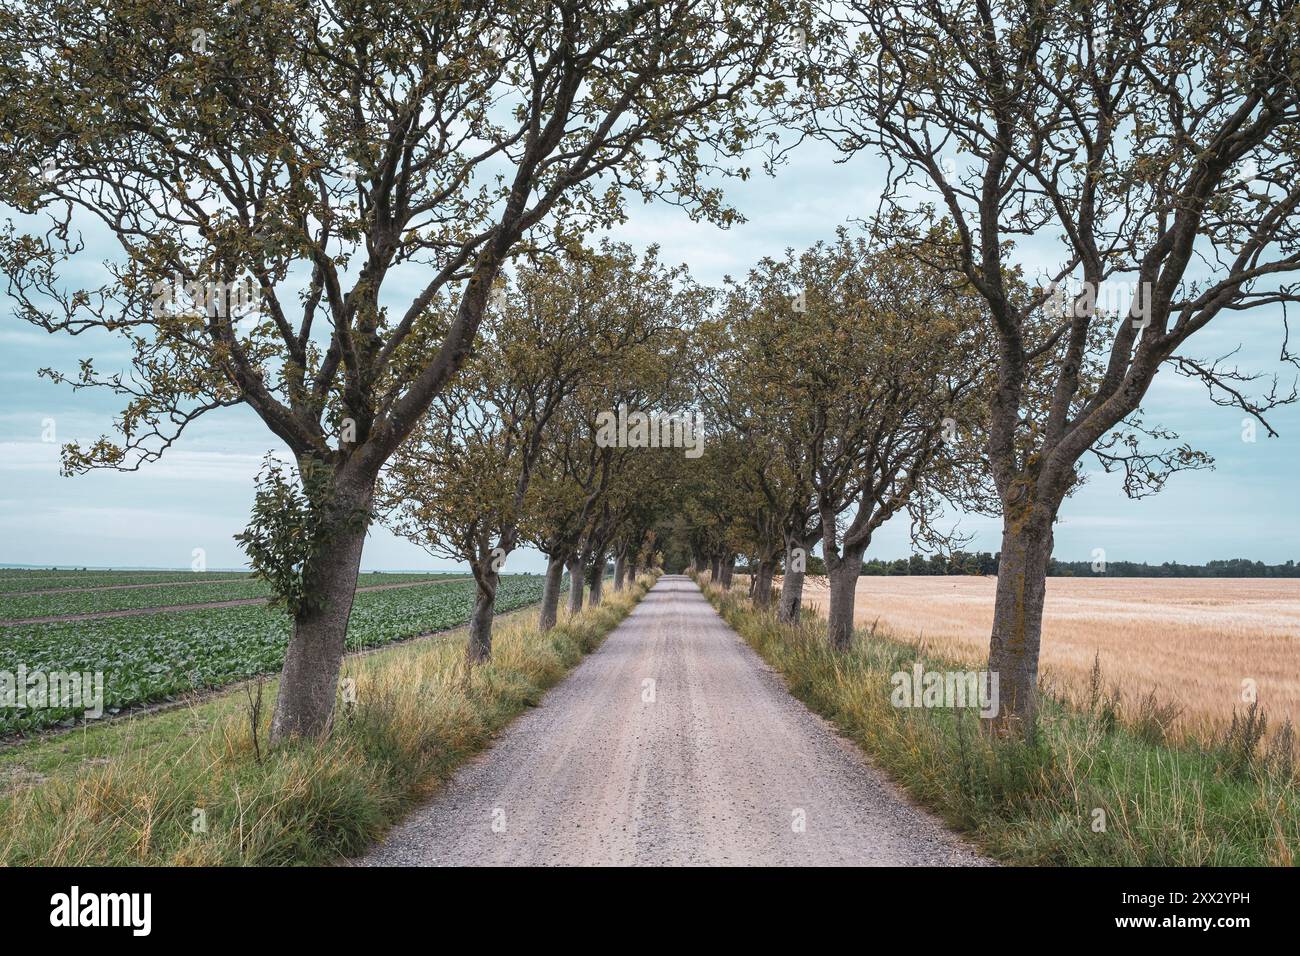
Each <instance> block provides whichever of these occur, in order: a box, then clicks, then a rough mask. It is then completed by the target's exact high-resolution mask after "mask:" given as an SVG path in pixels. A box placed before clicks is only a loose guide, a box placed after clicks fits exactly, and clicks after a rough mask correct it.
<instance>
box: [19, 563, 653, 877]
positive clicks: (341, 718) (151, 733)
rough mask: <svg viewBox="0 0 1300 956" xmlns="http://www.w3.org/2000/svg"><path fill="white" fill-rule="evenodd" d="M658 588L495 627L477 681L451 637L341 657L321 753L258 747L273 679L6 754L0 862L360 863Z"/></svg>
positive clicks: (645, 582)
mask: <svg viewBox="0 0 1300 956" xmlns="http://www.w3.org/2000/svg"><path fill="white" fill-rule="evenodd" d="M652 583H653V579H651V578H648V577H647V578H643V579H641V580H640V581H638V582H637V583H636V584H635V585H634V586H633V587H632V588H630V589H628V590H627V591H624V592H621V593H618V592H612V593H609V594H608V596H607V597H606V599H605V601H604V602H603V603H602V604H601V605H600V606H599V607H596V608H588V609H586V610H584V611H583V612H582V613H580V614H577V615H574V616H572V617H569V618H567V619H564V620H562V621H561V623H560V624H559V625H558V626H557V627H555V628H553V629H552V630H551V631H549V632H547V633H545V634H542V633H540V632H539V631H538V630H537V628H536V625H535V622H533V621H532V620H531V619H520V618H517V619H513V620H505V621H502V622H501V623H500V625H499V626H498V628H497V629H496V630H495V634H494V641H493V655H492V660H491V662H490V663H488V664H485V665H481V666H478V667H474V668H473V669H467V668H466V666H465V664H464V661H463V653H464V648H463V642H462V641H460V640H455V639H451V638H454V637H455V632H453V634H452V635H448V636H447V637H446V638H444V639H440V640H433V641H428V642H417V643H412V644H409V645H403V646H399V647H394V648H389V649H385V650H382V651H378V652H375V653H373V654H370V655H366V656H361V657H354V658H350V659H349V660H348V661H346V662H345V664H344V670H343V680H341V681H340V686H341V687H343V688H346V689H348V690H349V691H350V690H351V689H352V688H355V703H352V704H347V703H343V704H340V710H339V712H338V715H337V718H336V721H335V726H334V729H333V731H332V732H331V733H330V735H329V736H328V737H326V738H325V739H323V740H320V741H316V742H310V743H294V744H290V745H285V746H281V747H277V748H275V749H268V748H267V746H266V743H265V741H266V735H267V731H268V727H269V723H270V711H271V705H272V703H273V701H274V699H275V689H276V683H275V681H273V680H267V681H265V682H262V683H255V684H249V685H245V687H243V688H241V689H240V690H238V691H233V692H231V693H228V694H223V695H220V696H218V697H215V698H212V699H209V700H207V701H205V702H203V703H202V704H200V705H197V706H195V707H194V708H191V709H184V710H175V711H170V712H168V713H165V714H159V715H156V716H152V717H141V718H138V719H136V720H132V721H129V722H123V723H118V724H110V725H105V726H103V727H97V728H94V729H90V730H87V731H85V732H83V733H80V734H77V735H75V739H71V738H69V737H60V738H54V739H51V740H48V741H35V742H33V743H32V744H31V745H28V746H21V747H16V748H13V749H12V750H11V751H9V752H7V753H5V754H4V755H3V758H2V759H0V785H3V786H4V788H5V795H4V796H3V797H2V798H0V862H3V863H6V864H9V865H61V866H109V865H130V864H147V865H178V864H179V865H207V866H221V865H224V866H248V865H252V866H271V865H287V864H322V863H331V862H335V861H337V860H339V859H340V858H342V857H346V856H350V855H354V854H356V853H359V852H360V851H362V850H364V849H365V848H366V847H367V846H369V845H370V844H371V843H372V842H373V841H374V840H375V839H376V838H377V837H379V836H380V835H382V834H383V833H384V831H385V830H387V829H388V828H389V827H390V826H391V825H392V824H393V823H394V822H396V821H397V820H398V819H400V817H401V816H402V815H403V814H404V813H405V812H406V811H407V810H408V809H410V808H411V807H412V806H414V805H415V804H416V803H418V802H419V801H420V800H421V799H423V798H425V797H427V796H428V795H429V793H431V792H432V791H433V790H434V789H436V788H437V786H438V785H439V784H441V783H442V782H443V781H444V780H446V779H447V777H448V776H449V775H450V774H451V773H452V772H453V771H454V770H455V768H456V767H457V766H459V765H460V764H461V763H462V762H463V761H464V760H466V759H467V758H468V757H470V756H472V755H473V754H475V753H477V752H478V751H480V750H482V749H483V748H484V747H486V746H487V745H488V743H489V742H490V740H491V738H492V736H493V734H495V733H496V732H498V731H499V730H500V729H501V728H502V727H504V726H505V725H506V724H507V723H509V722H510V721H511V720H512V719H513V718H514V717H516V716H518V715H519V714H520V713H521V712H522V711H523V710H524V709H526V708H527V707H530V706H535V705H536V704H537V703H538V701H539V700H540V699H541V696H542V694H543V693H544V692H545V691H546V689H547V688H549V687H551V686H552V685H554V684H555V683H556V682H558V681H559V680H560V679H561V678H562V677H564V676H565V674H567V673H568V671H569V670H570V669H572V668H573V667H574V666H575V665H576V664H577V663H578V662H579V661H580V660H581V659H582V657H583V656H584V655H585V654H587V653H590V652H591V651H593V650H595V648H596V647H597V646H599V644H600V642H601V641H602V640H603V639H604V638H605V636H606V635H607V634H608V633H609V632H610V631H611V630H613V629H614V627H615V626H616V625H617V624H618V623H619V622H620V621H621V620H622V619H623V618H624V617H626V616H627V614H628V613H629V612H630V611H631V610H632V608H633V607H634V606H635V605H636V603H637V602H638V601H639V600H640V599H641V597H642V596H643V595H644V594H645V592H646V591H647V590H648V589H649V587H650V585H651V584H652ZM462 635H463V632H462ZM352 696H353V695H352V694H351V693H348V694H347V697H348V698H349V699H350V698H351V697H352Z"/></svg>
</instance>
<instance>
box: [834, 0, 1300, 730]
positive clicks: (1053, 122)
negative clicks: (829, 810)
mask: <svg viewBox="0 0 1300 956" xmlns="http://www.w3.org/2000/svg"><path fill="white" fill-rule="evenodd" d="M850 6H851V8H852V10H853V11H854V12H853V15H852V17H851V20H852V23H851V24H849V29H847V30H845V31H843V32H842V33H841V34H840V41H839V45H838V47H837V48H836V49H835V50H833V51H831V54H830V55H829V56H828V58H827V60H826V62H825V64H824V66H825V73H824V74H823V75H822V79H821V81H819V82H818V83H814V84H810V86H809V90H810V92H811V95H812V97H813V99H815V100H816V101H817V105H819V106H820V107H822V110H821V112H820V113H819V114H818V115H817V121H816V124H815V131H817V132H819V133H820V134H821V135H824V136H827V137H829V138H830V139H832V140H833V141H834V142H836V143H838V144H839V146H840V147H841V148H843V149H844V150H845V151H846V152H849V153H853V152H857V151H859V150H864V149H870V150H877V151H879V152H880V153H882V154H883V155H885V156H887V157H888V158H889V162H890V164H891V176H890V185H889V188H888V189H887V190H886V192H885V195H884V202H883V206H882V214H884V215H886V216H889V217H890V218H891V222H893V223H898V222H900V221H902V220H903V219H905V220H906V221H907V222H908V223H910V225H911V227H912V229H913V231H914V232H916V233H928V232H930V231H931V230H932V229H933V227H934V225H935V222H936V220H937V219H939V218H942V219H943V220H944V234H945V235H947V234H948V233H949V232H950V233H951V236H952V241H951V243H950V246H951V248H950V249H949V250H948V253H947V255H946V256H945V257H944V258H945V259H948V260H949V261H952V262H955V263H957V270H956V271H958V272H959V273H960V275H961V276H963V277H964V278H965V280H966V281H967V282H969V283H970V285H971V286H972V287H973V288H974V289H975V290H976V291H977V292H978V293H979V295H980V296H981V297H982V298H983V300H984V302H985V303H986V309H985V310H984V314H985V315H986V319H985V320H984V321H985V322H986V323H987V325H988V328H989V330H990V331H991V332H992V333H993V334H994V335H995V336H996V342H997V357H998V363H997V377H996V382H995V383H994V386H993V388H992V389H991V390H990V392H989V394H988V399H987V402H988V408H989V430H988V436H987V445H986V449H987V454H988V458H989V463H990V468H991V471H992V477H993V481H994V483H995V485H996V487H997V492H998V495H999V498H1000V503H1001V510H1002V515H1003V535H1002V550H1001V555H1000V559H999V566H998V587H997V598H996V609H995V614H994V623H993V631H992V636H991V639H990V645H989V668H990V670H993V671H996V672H997V673H998V674H999V675H1000V681H1001V699H1002V702H1003V708H1002V713H1001V714H1000V715H999V717H998V718H997V720H996V721H995V723H994V725H993V729H995V730H997V731H999V732H1003V733H1006V732H1016V733H1020V732H1025V731H1031V730H1032V727H1033V722H1034V715H1035V707H1036V697H1037V677H1038V651H1039V644H1040V640H1041V628H1042V611H1043V598H1044V590H1045V580H1046V569H1047V563H1048V560H1049V558H1050V556H1051V551H1052V526H1053V524H1054V522H1055V520H1056V517H1057V514H1058V512H1059V509H1060V507H1061V503H1062V501H1063V500H1064V498H1065V497H1066V496H1067V495H1068V494H1069V493H1070V492H1071V490H1072V489H1073V488H1074V487H1075V486H1076V485H1077V483H1078V482H1079V481H1080V480H1081V479H1080V472H1079V468H1078V462H1079V460H1080V458H1081V457H1082V456H1083V455H1084V454H1085V453H1087V452H1089V451H1091V452H1092V453H1094V454H1095V455H1096V456H1097V457H1098V458H1099V459H1100V461H1101V463H1102V465H1103V467H1104V468H1105V469H1106V470H1107V471H1111V470H1118V471H1120V472H1122V473H1123V475H1124V481H1125V490H1126V492H1127V493H1128V494H1130V495H1131V496H1134V497H1139V496H1141V495H1143V494H1147V493H1150V492H1153V491H1156V490H1158V489H1159V488H1160V486H1161V485H1162V484H1163V483H1164V481H1165V480H1166V479H1167V478H1168V476H1169V475H1170V473H1171V472H1173V471H1175V470H1178V469H1181V468H1189V467H1204V466H1205V465H1207V464H1208V459H1207V458H1206V456H1204V455H1202V454H1200V453H1199V452H1196V451H1194V450H1193V449H1191V448H1189V447H1188V446H1187V445H1185V444H1184V445H1181V446H1177V447H1170V448H1161V447H1156V448H1151V447H1149V446H1148V445H1146V444H1145V443H1144V442H1143V441H1142V440H1141V439H1142V438H1143V437H1147V438H1154V439H1156V440H1158V441H1161V442H1164V441H1168V440H1170V439H1172V438H1173V437H1175V436H1172V435H1171V434H1170V433H1169V432H1168V431H1167V430H1164V429H1161V428H1158V427H1153V426H1147V425H1145V424H1143V422H1142V421H1141V419H1140V418H1139V417H1138V414H1139V411H1140V405H1141V402H1142V399H1143V397H1144V396H1145V395H1146V393H1147V390H1148V388H1149V387H1150V385H1151V382H1152V380H1153V378H1154V376H1155V375H1156V373H1157V371H1158V370H1159V369H1160V368H1161V367H1162V366H1172V367H1173V368H1174V369H1175V370H1176V371H1177V372H1179V373H1181V374H1183V375H1187V376H1190V377H1192V378H1195V379H1199V380H1200V381H1201V382H1203V383H1204V384H1205V385H1206V386H1208V388H1209V392H1210V397H1211V399H1212V400H1213V401H1215V402H1216V403H1218V404H1222V405H1230V406H1236V407H1238V408H1240V409H1242V410H1243V411H1244V412H1245V413H1246V414H1247V415H1248V416H1250V417H1252V418H1255V419H1258V420H1259V421H1260V423H1261V424H1262V425H1263V426H1264V428H1265V429H1266V430H1267V431H1268V432H1269V434H1272V433H1273V431H1272V429H1271V428H1270V427H1269V426H1268V423H1267V421H1266V415H1267V412H1268V410H1269V409H1271V408H1273V407H1275V406H1276V405H1278V404H1280V403H1285V402H1289V401H1293V400H1294V399H1295V397H1296V392H1295V390H1294V389H1291V390H1290V392H1289V393H1288V392H1287V391H1285V390H1283V391H1278V390H1277V388H1276V380H1274V383H1273V387H1270V388H1268V389H1267V390H1266V392H1265V394H1263V395H1260V396H1252V395H1251V394H1250V393H1251V391H1253V390H1252V389H1251V388H1249V383H1250V382H1252V381H1254V380H1255V376H1252V375H1251V374H1250V373H1248V372H1243V371H1240V370H1238V368H1237V367H1236V366H1235V365H1233V364H1231V360H1230V359H1228V360H1219V361H1215V360H1208V361H1207V360H1204V359H1201V358H1199V357H1196V356H1194V355H1193V354H1191V353H1189V352H1187V351H1185V347H1186V346H1187V345H1188V343H1189V340H1190V339H1191V338H1192V336H1193V335H1195V333H1197V332H1199V331H1200V330H1201V329H1204V328H1205V327H1206V326H1207V325H1208V324H1209V323H1211V322H1212V321H1214V320H1215V319H1216V318H1218V317H1220V316H1223V317H1225V318H1226V317H1227V316H1234V317H1238V316H1240V315H1241V314H1242V313H1244V312H1248V311H1251V310H1254V309H1261V308H1265V307H1275V308H1276V307H1279V306H1280V307H1285V306H1286V305H1287V304H1288V303H1292V302H1294V301H1296V292H1297V290H1296V286H1295V283H1294V278H1293V277H1294V273H1295V272H1296V270H1297V269H1300V248H1298V245H1297V241H1298V240H1300V232H1298V226H1300V217H1298V216H1297V209H1298V207H1300V175H1297V169H1296V166H1297V158H1298V156H1300V151H1298V150H1297V119H1300V84H1298V83H1297V77H1298V75H1300V72H1298V69H1297V65H1296V64H1297V62H1298V55H1300V48H1298V47H1297V42H1298V41H1297V30H1298V29H1300V12H1298V10H1297V7H1296V5H1295V4H1293V3H1290V2H1276V0H1261V2H1254V0H1251V2H1231V3H1225V4H1214V5H1207V4H1203V3H1193V2H1187V0H1138V2H1125V3H1118V2H1106V3H1101V4H1074V3H1065V2H1036V3H1031V4H1029V5H1027V6H1026V5H1023V4H1009V3H1000V2H962V3H956V4H954V3H945V2H939V0H912V2H903V3H899V4H891V5H889V6H876V5H873V4H869V3H866V2H857V0H854V2H852V3H851V4H850ZM925 187H928V189H929V192H928V196H929V199H928V201H927V198H926V196H925V195H918V193H920V192H921V191H922V190H923V189H924V188H925ZM1048 236H1050V237H1052V238H1054V239H1056V240H1057V242H1058V250H1059V251H1058V253H1057V254H1055V255H1051V252H1050V249H1046V248H1045V243H1044V242H1043V241H1042V239H1041V237H1048ZM1036 237H1039V241H1037V242H1035V241H1034V239H1035V238H1036ZM1044 256H1050V258H1049V259H1047V260H1046V261H1050V262H1051V263H1052V264H1051V265H1050V266H1049V267H1048V268H1047V269H1046V271H1045V272H1044V273H1042V274H1041V276H1040V277H1038V278H1037V279H1036V280H1035V279H1034V278H1033V277H1032V276H1031V275H1030V273H1031V270H1030V268H1029V264H1030V263H1034V262H1043V261H1045V260H1044ZM1282 358H1283V360H1284V361H1290V362H1294V356H1293V355H1291V354H1290V353H1289V352H1288V351H1287V349H1286V346H1285V344H1284V345H1283V347H1282Z"/></svg>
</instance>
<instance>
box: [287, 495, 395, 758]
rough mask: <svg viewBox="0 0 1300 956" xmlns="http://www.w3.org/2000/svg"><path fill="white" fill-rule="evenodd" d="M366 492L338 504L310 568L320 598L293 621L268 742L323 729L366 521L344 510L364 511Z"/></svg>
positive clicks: (333, 691)
mask: <svg viewBox="0 0 1300 956" xmlns="http://www.w3.org/2000/svg"><path fill="white" fill-rule="evenodd" d="M370 496H371V490H369V489H368V490H367V491H366V492H365V493H364V494H363V495H361V496H360V500H359V501H358V502H357V503H356V504H355V505H353V506H351V507H348V508H342V507H341V506H340V517H339V519H338V522H339V530H337V531H336V532H335V533H334V536H333V537H332V539H331V541H330V547H329V549H328V550H327V551H326V552H325V554H324V556H323V557H322V559H321V561H320V563H319V565H318V568H317V573H316V579H315V589H316V593H317V594H319V595H321V597H322V599H323V600H322V601H321V603H320V604H319V605H318V606H317V607H315V608H313V609H312V610H310V611H308V612H306V613H304V614H300V615H299V616H298V617H297V618H295V620H294V622H293V634H292V636H291V637H290V638H289V646H288V648H287V649H286V651H285V655H284V668H283V670H281V672H280V690H279V693H278V694H277V695H276V699H275V712H274V714H273V715H272V717H271V743H273V744H274V743H279V742H281V741H284V740H288V739H289V738H291V737H318V736H320V735H321V734H324V733H326V732H327V731H328V730H329V727H330V720H331V718H332V717H333V714H334V699H335V697H336V696H337V695H338V684H339V668H340V666H342V663H343V649H344V644H345V642H346V640H347V635H348V619H349V618H350V617H351V616H352V599H353V597H354V596H355V594H356V590H357V574H358V572H359V571H360V569H361V551H362V548H363V547H364V546H365V543H366V530H367V528H368V522H361V523H359V524H358V523H357V522H355V521H352V520H351V519H349V518H348V517H347V515H348V514H349V513H351V512H353V511H354V509H363V510H366V511H368V510H369V507H370Z"/></svg>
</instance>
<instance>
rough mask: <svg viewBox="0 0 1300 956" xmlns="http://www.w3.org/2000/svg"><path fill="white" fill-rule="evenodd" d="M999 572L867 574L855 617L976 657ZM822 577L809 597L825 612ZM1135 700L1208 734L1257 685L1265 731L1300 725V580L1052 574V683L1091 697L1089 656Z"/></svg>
mask: <svg viewBox="0 0 1300 956" xmlns="http://www.w3.org/2000/svg"><path fill="white" fill-rule="evenodd" d="M995 583H996V581H995V579H994V578H992V577H988V578H984V577H920V576H918V577H864V578H861V579H859V581H858V589H857V607H856V615H855V616H856V619H857V622H858V623H859V625H863V626H870V625H871V624H873V623H875V622H878V623H879V627H880V628H881V630H883V631H886V632H888V633H890V634H891V635H892V636H894V637H896V638H899V639H902V640H907V641H911V642H924V644H925V646H926V648H927V649H928V650H929V651H932V652H935V653H938V654H941V655H944V656H949V657H952V658H955V659H958V660H962V661H967V662H970V663H973V664H978V663H980V662H982V661H983V660H984V659H985V658H986V656H987V653H988V639H989V630H990V628H991V626H992V622H993V590H994V585H995ZM828 593H829V592H828V591H827V590H826V580H825V578H813V577H810V578H808V579H807V584H806V587H805V590H804V603H805V604H809V605H812V606H814V607H816V608H817V609H818V610H821V611H822V612H825V609H826V600H827V597H828ZM1095 657H1099V658H1100V662H1101V673H1102V679H1103V683H1104V684H1105V686H1106V687H1107V688H1111V687H1118V688H1119V689H1120V691H1121V693H1122V695H1123V700H1124V701H1125V702H1126V703H1127V705H1128V706H1130V707H1131V706H1133V705H1134V704H1135V702H1136V701H1137V700H1138V699H1139V698H1140V697H1142V696H1144V695H1146V694H1147V693H1149V692H1151V691H1154V692H1155V693H1156V695H1157V697H1158V699H1159V700H1160V701H1161V702H1173V703H1176V704H1177V705H1178V707H1179V708H1181V716H1180V718H1179V721H1178V726H1179V727H1180V728H1181V729H1182V730H1184V731H1186V732H1189V733H1192V734H1194V735H1196V736H1198V737H1201V738H1205V737H1207V736H1212V735H1214V734H1215V733H1217V732H1218V728H1220V727H1221V725H1222V724H1223V723H1225V722H1226V721H1229V720H1230V719H1231V717H1232V713H1233V710H1234V708H1236V709H1237V710H1238V711H1242V710H1244V706H1245V705H1244V702H1243V682H1244V681H1247V680H1250V681H1253V682H1254V688H1255V690H1256V693H1257V696H1258V698H1259V701H1260V705H1261V706H1262V708H1263V709H1264V712H1265V713H1266V715H1267V716H1268V720H1269V725H1270V726H1269V730H1270V735H1271V732H1272V731H1273V730H1276V729H1277V728H1278V727H1279V726H1280V725H1281V724H1282V723H1283V721H1285V720H1286V719H1287V718H1290V720H1291V721H1292V722H1293V723H1295V724H1296V725H1298V726H1300V580H1294V579H1292V580H1286V579H1265V578H1210V579H1205V578H1176V579H1169V578H1097V579H1086V578H1049V579H1048V582H1047V605H1046V611H1045V614H1044V621H1043V643H1042V652H1041V665H1042V670H1043V678H1044V681H1045V686H1046V687H1048V688H1049V689H1051V690H1055V691H1058V692H1064V693H1065V694H1067V695H1069V696H1072V697H1075V698H1079V697H1082V696H1084V695H1086V694H1087V689H1088V683H1089V675H1090V673H1091V671H1092V667H1093V660H1094V658H1095Z"/></svg>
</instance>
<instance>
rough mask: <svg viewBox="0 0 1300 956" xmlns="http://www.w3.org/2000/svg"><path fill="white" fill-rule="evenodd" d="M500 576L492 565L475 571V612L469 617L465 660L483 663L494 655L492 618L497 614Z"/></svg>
mask: <svg viewBox="0 0 1300 956" xmlns="http://www.w3.org/2000/svg"><path fill="white" fill-rule="evenodd" d="M499 582H500V576H499V575H498V574H497V572H496V571H493V570H492V569H491V567H487V568H482V569H475V571H474V584H475V588H474V613H473V615H472V616H471V617H470V619H469V643H467V644H466V645H465V660H466V661H468V662H469V663H470V664H482V663H483V662H484V661H487V660H488V659H490V658H491V657H492V620H493V618H494V617H495V616H496V603H497V585H498V583H499Z"/></svg>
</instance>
